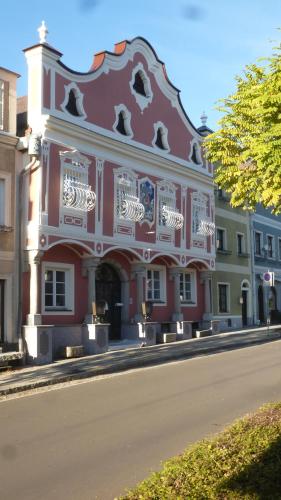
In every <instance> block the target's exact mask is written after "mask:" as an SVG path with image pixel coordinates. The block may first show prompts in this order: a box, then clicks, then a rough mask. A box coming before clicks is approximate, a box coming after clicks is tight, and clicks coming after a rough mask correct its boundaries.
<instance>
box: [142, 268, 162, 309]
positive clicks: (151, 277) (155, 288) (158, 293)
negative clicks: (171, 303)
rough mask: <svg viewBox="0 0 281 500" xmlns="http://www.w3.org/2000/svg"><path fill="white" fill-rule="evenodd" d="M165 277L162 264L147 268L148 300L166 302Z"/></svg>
mask: <svg viewBox="0 0 281 500" xmlns="http://www.w3.org/2000/svg"><path fill="white" fill-rule="evenodd" d="M165 277H166V275H165V271H164V269H163V267H161V266H151V267H149V268H148V269H147V270H146V300H151V301H153V302H165V300H166V295H165V290H166V286H165Z"/></svg>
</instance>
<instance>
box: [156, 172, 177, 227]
mask: <svg viewBox="0 0 281 500" xmlns="http://www.w3.org/2000/svg"><path fill="white" fill-rule="evenodd" d="M176 190H177V188H176V186H175V185H174V184H173V183H172V182H169V181H166V180H163V181H158V182H157V228H158V231H162V232H163V231H164V232H167V233H169V234H172V233H173V232H174V231H175V229H176V228H175V227H171V226H169V225H167V224H165V220H164V214H163V207H164V206H166V207H167V208H168V210H170V211H171V212H175V213H178V211H177V208H176Z"/></svg>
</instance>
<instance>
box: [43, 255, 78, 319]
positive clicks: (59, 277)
mask: <svg viewBox="0 0 281 500" xmlns="http://www.w3.org/2000/svg"><path fill="white" fill-rule="evenodd" d="M42 279H43V283H42V284H43V287H42V301H43V302H42V303H43V310H44V313H45V314H46V313H47V314H48V313H50V314H52V313H56V314H73V311H74V266H73V265H68V264H64V263H56V264H54V263H51V262H43V265H42Z"/></svg>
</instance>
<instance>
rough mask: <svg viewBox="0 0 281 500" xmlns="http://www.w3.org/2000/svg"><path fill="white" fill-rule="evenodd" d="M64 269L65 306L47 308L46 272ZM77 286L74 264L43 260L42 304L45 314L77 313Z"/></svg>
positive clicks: (62, 314)
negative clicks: (75, 305)
mask: <svg viewBox="0 0 281 500" xmlns="http://www.w3.org/2000/svg"><path fill="white" fill-rule="evenodd" d="M48 270H50V271H62V272H64V273H65V307H64V308H61V309H59V308H57V307H55V306H54V307H52V308H46V306H45V272H46V271H48ZM74 303H75V286H74V264H66V263H62V262H46V261H43V262H42V271H41V304H42V314H43V315H49V316H52V315H55V316H69V315H71V316H73V314H75V307H74Z"/></svg>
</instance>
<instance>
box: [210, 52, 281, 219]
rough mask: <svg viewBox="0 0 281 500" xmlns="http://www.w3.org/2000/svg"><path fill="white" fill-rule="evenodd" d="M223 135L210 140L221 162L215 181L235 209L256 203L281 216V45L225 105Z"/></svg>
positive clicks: (250, 70) (249, 69)
mask: <svg viewBox="0 0 281 500" xmlns="http://www.w3.org/2000/svg"><path fill="white" fill-rule="evenodd" d="M220 103H221V104H220V106H219V108H218V109H219V110H220V111H221V112H223V113H224V116H223V117H222V118H221V120H220V121H219V126H220V128H219V130H218V131H217V132H214V133H213V134H211V135H209V136H207V137H206V139H205V150H206V154H207V157H208V159H209V160H210V161H212V162H213V163H216V165H217V166H216V174H215V181H216V183H217V184H218V185H219V187H220V188H222V189H224V190H225V191H227V192H229V193H231V204H232V205H233V206H243V207H245V208H248V209H253V210H254V209H255V206H256V204H257V203H259V202H260V203H262V204H263V205H264V206H265V207H270V208H271V209H272V211H273V212H274V213H280V212H281V45H280V46H279V47H277V48H275V51H274V52H273V54H272V56H271V57H270V58H267V59H263V60H262V61H259V62H258V63H257V64H252V65H249V66H246V68H245V70H244V75H243V76H242V77H236V92H235V93H234V94H233V95H230V96H229V97H228V98H226V99H222V100H221V101H220Z"/></svg>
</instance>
